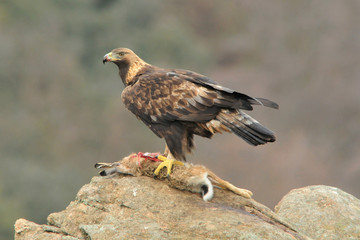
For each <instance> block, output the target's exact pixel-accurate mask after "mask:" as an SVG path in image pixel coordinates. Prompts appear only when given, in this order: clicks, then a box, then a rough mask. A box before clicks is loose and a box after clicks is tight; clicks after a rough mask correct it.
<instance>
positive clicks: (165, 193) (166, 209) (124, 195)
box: [15, 176, 360, 240]
mask: <svg viewBox="0 0 360 240" xmlns="http://www.w3.org/2000/svg"><path fill="white" fill-rule="evenodd" d="M304 189H305V190H294V191H292V192H291V193H289V196H291V195H293V194H294V193H296V194H298V195H295V197H296V198H297V201H302V200H301V199H306V200H303V201H304V202H303V204H302V205H301V204H300V203H298V202H297V203H293V202H292V201H291V200H289V199H290V198H288V196H285V197H284V198H283V200H282V201H281V202H280V203H279V205H278V206H277V212H278V213H277V214H275V213H274V212H272V211H271V210H270V209H268V208H267V207H265V206H263V205H261V204H259V203H257V202H256V201H254V200H253V199H246V198H244V197H241V196H239V195H236V194H234V193H232V192H230V191H227V190H222V189H215V197H214V198H213V199H212V200H211V201H209V202H205V201H203V200H202V198H201V196H200V195H199V194H196V193H191V192H188V191H181V190H177V189H174V188H171V187H169V186H168V185H167V184H166V182H165V181H159V180H155V179H153V178H150V177H146V176H138V177H130V176H120V177H112V178H109V177H94V178H93V179H92V180H91V182H90V183H89V184H86V185H85V186H83V187H82V188H81V189H80V191H79V192H78V194H77V196H76V199H75V200H74V201H73V202H71V203H70V205H69V206H68V207H67V208H66V209H65V210H64V211H61V212H58V213H52V214H50V215H49V216H48V225H38V224H35V223H33V222H30V221H27V220H25V219H19V220H17V221H16V224H15V239H280V240H281V239H310V238H308V237H306V235H308V236H311V237H312V238H313V239H344V238H341V236H346V239H356V236H359V235H356V234H357V233H356V232H354V231H353V230H351V231H350V230H349V231H348V232H346V231H347V229H348V228H347V227H345V226H352V228H353V229H359V226H353V224H358V223H359V211H360V207H359V204H358V202H359V200H358V199H356V198H354V197H352V196H351V195H349V194H346V193H344V192H342V191H341V190H338V189H335V188H331V187H325V186H322V187H308V188H304ZM334 189H335V190H334ZM332 192H333V193H332ZM331 194H333V195H331ZM310 196H312V197H310ZM326 196H328V197H326ZM350 196H351V197H350ZM317 199H318V200H317ZM321 199H325V200H326V201H325V200H321ZM293 201H295V200H293ZM329 204H330V206H332V207H331V208H330V207H329ZM344 204H347V205H344ZM324 208H327V209H326V211H325V210H324ZM346 209H347V210H346ZM291 212H292V213H293V214H291ZM315 212H317V213H315ZM338 213H339V214H340V213H341V214H342V215H341V216H342V218H339V219H337V218H335V219H334V217H335V216H338V215H337V214H338ZM316 214H318V215H319V216H320V215H321V217H322V219H323V220H322V221H320V220H319V219H317V218H315V219H311V217H310V216H316ZM284 219H286V220H284ZM337 220H338V221H337ZM313 221H318V222H316V223H314V222H313ZM339 221H341V222H342V223H344V224H345V225H344V226H340V225H339V224H340V222H339ZM328 222H329V223H331V222H333V224H335V225H336V226H335V230H336V231H334V230H333V227H334V226H333V225H331V224H330V225H322V223H326V224H327V223H328ZM349 224H350V225H349ZM311 225H313V228H316V229H318V230H317V231H312V229H311V227H310V226H311ZM295 229H297V230H295ZM325 233H329V234H330V233H331V234H332V235H331V236H335V235H336V234H338V236H337V238H336V237H334V238H323V236H330V235H324V234H325ZM340 234H343V235H340ZM354 234H355V235H354Z"/></svg>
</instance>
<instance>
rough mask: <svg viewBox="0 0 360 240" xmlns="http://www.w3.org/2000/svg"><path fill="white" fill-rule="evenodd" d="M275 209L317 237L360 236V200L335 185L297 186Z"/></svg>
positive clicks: (304, 230)
mask: <svg viewBox="0 0 360 240" xmlns="http://www.w3.org/2000/svg"><path fill="white" fill-rule="evenodd" d="M275 212H276V213H277V215H278V216H280V217H282V218H283V219H284V220H286V221H287V222H290V223H292V225H293V226H294V227H295V228H296V229H297V230H299V231H301V232H303V233H305V234H306V235H307V236H309V237H311V238H314V239H324V240H325V239H326V240H335V239H338V240H343V239H354V240H355V239H360V200H359V199H357V198H355V197H354V196H352V195H350V194H348V193H346V192H344V191H342V190H340V189H338V188H335V187H328V186H309V187H304V188H300V189H294V190H292V191H291V192H290V193H288V194H287V195H286V196H285V197H283V199H282V200H281V201H280V202H279V203H278V204H277V206H276V207H275Z"/></svg>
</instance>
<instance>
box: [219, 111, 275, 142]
mask: <svg viewBox="0 0 360 240" xmlns="http://www.w3.org/2000/svg"><path fill="white" fill-rule="evenodd" d="M216 118H217V119H218V120H219V121H220V122H221V123H222V124H224V125H225V126H226V127H227V128H229V130H230V131H232V132H233V133H235V134H236V135H237V136H239V137H241V138H243V139H244V140H245V141H246V142H248V143H249V144H251V145H254V146H257V145H260V144H265V143H267V142H274V141H275V139H276V138H275V135H274V133H273V132H272V131H271V130H269V129H267V128H266V127H264V126H263V125H261V124H260V123H259V122H258V121H256V120H255V119H253V118H252V117H250V116H249V115H247V114H245V113H243V112H241V111H230V110H222V111H221V112H220V113H219V114H218V115H217V117H216Z"/></svg>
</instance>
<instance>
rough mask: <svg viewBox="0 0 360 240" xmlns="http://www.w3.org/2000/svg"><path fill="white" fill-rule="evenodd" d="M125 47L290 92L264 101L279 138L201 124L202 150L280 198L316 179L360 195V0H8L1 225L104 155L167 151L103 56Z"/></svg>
mask: <svg viewBox="0 0 360 240" xmlns="http://www.w3.org/2000/svg"><path fill="white" fill-rule="evenodd" d="M116 47H128V48H131V49H133V50H134V51H135V52H136V53H137V54H138V55H139V56H140V57H141V58H143V59H144V60H145V61H147V62H149V63H152V64H154V65H158V66H162V67H169V68H185V69H189V70H193V71H196V72H199V73H202V74H205V75H207V76H209V77H211V78H213V79H214V80H216V81H218V82H220V83H222V84H223V85H225V86H227V87H230V88H233V89H236V90H238V91H240V92H243V93H246V94H249V95H251V96H254V97H264V98H268V99H271V100H274V101H275V102H277V103H279V105H280V110H273V109H267V108H261V107H258V108H256V109H255V110H254V111H253V112H252V113H251V115H252V116H253V117H255V118H256V119H258V120H259V121H260V122H262V123H263V124H264V125H265V126H267V127H269V128H270V129H272V130H273V131H275V132H276V133H277V138H278V140H277V142H275V143H272V144H267V145H266V146H260V147H256V148H255V147H252V146H250V145H248V144H247V143H245V142H244V141H242V140H241V139H239V138H237V137H236V136H235V135H231V134H224V135H217V136H215V137H214V138H213V139H211V140H208V139H201V138H196V139H195V141H196V143H197V149H196V150H195V151H194V154H193V155H191V156H189V157H188V160H189V161H190V162H193V163H201V164H205V165H206V166H207V167H209V168H210V169H212V170H213V171H214V172H215V173H217V174H218V175H220V176H221V177H222V178H224V179H226V180H229V181H231V182H232V183H233V184H235V185H237V186H239V187H242V188H247V189H250V190H251V191H253V193H254V198H255V199H256V200H257V201H259V202H261V203H264V204H265V205H267V206H269V207H271V208H273V207H274V205H275V204H276V203H277V202H278V201H280V199H281V197H282V196H284V195H285V194H286V193H287V192H289V191H290V190H291V189H293V188H299V187H303V186H306V185H313V184H324V185H331V186H335V187H339V188H341V189H343V190H344V191H347V192H349V193H351V194H353V195H354V196H356V197H360V189H359V188H360V187H359V182H360V126H359V124H360V109H359V106H360V93H359V91H360V79H359V78H360V1H357V0H348V1H336V0H317V1H308V0H306V1H282V0H267V1H261V2H260V1H253V0H241V1H240V0H239V1H221V3H220V2H219V1H216V0H211V1H210V0H183V1H164V0H162V1H161V0H138V1H131V0H122V1H114V0H92V1H85V0H81V1H73V0H61V1H59V0H52V1H48V0H34V1H26V0H23V1H21V0H2V1H1V2H0V56H1V58H0V61H1V64H0V157H1V167H0V238H2V239H10V238H12V236H13V224H14V222H15V220H16V219H17V218H20V217H24V218H27V219H29V220H32V221H35V222H37V223H46V217H47V215H48V214H49V213H51V212H56V211H61V210H63V209H64V208H65V207H66V206H67V205H68V204H69V202H70V201H72V200H74V198H75V195H76V193H77V191H78V190H79V188H80V187H81V186H82V185H84V184H86V183H88V182H89V181H90V179H91V178H92V177H93V176H95V175H97V170H96V169H94V167H93V166H94V164H95V163H96V162H100V161H102V162H113V161H117V160H119V159H121V158H122V157H124V156H127V155H128V154H130V153H132V152H139V151H143V152H146V151H154V152H155V151H163V149H164V141H163V140H161V139H158V138H157V137H156V136H155V135H154V134H153V133H152V132H151V131H150V130H149V129H148V128H147V127H146V126H145V125H143V124H142V123H141V122H140V121H137V120H136V118H135V117H134V116H133V115H132V114H131V113H130V112H128V111H127V110H126V109H125V108H124V106H123V104H122V102H121V97H120V96H121V91H122V89H123V85H122V82H121V80H120V79H119V77H118V74H117V69H116V66H115V65H113V64H107V65H105V66H104V65H103V64H102V57H103V56H104V54H105V53H107V52H109V51H110V50H112V49H113V48H116Z"/></svg>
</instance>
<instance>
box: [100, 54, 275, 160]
mask: <svg viewBox="0 0 360 240" xmlns="http://www.w3.org/2000/svg"><path fill="white" fill-rule="evenodd" d="M103 62H104V63H105V62H113V63H115V64H116V65H117V66H118V68H119V75H120V77H121V79H122V81H123V83H124V85H125V89H124V91H123V93H122V100H123V102H124V104H125V106H126V108H127V109H129V110H130V111H131V112H132V113H134V114H135V115H136V116H137V117H138V118H139V119H140V120H142V121H143V122H144V123H145V124H146V125H147V126H148V127H149V128H150V129H151V130H152V131H153V132H154V133H155V134H156V135H157V136H158V137H160V138H164V139H165V142H166V145H167V148H166V151H170V152H167V153H168V154H171V155H172V156H173V157H174V158H175V159H178V160H185V154H186V153H188V152H190V151H191V149H192V148H193V147H194V143H193V136H194V135H199V136H202V137H206V138H210V137H211V136H213V135H214V134H215V133H221V132H233V133H235V134H236V135H238V136H239V137H241V138H243V139H244V140H245V141H246V142H248V143H249V144H251V145H254V146H256V145H259V144H265V143H267V142H273V141H275V135H274V133H273V132H272V131H270V130H269V129H267V128H265V127H264V126H262V125H261V124H260V123H259V122H257V121H256V120H255V119H253V118H251V117H250V116H249V115H247V114H245V113H244V112H243V111H241V110H252V109H253V107H252V105H263V106H266V107H271V108H276V109H277V108H278V105H277V104H276V103H274V102H272V101H270V100H267V99H263V98H254V97H250V96H248V95H245V94H242V93H239V92H236V91H234V90H231V89H229V88H226V87H222V86H220V85H219V84H217V83H216V82H214V81H213V80H211V79H210V78H208V77H206V76H203V75H201V74H198V73H195V72H191V71H188V70H180V69H164V68H159V67H156V66H153V65H150V64H148V63H146V62H144V61H143V60H142V59H140V58H139V57H138V56H137V55H136V54H135V53H134V52H133V51H131V50H130V49H127V48H117V49H114V50H112V51H111V52H110V53H108V54H106V55H105V56H104V58H103Z"/></svg>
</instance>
